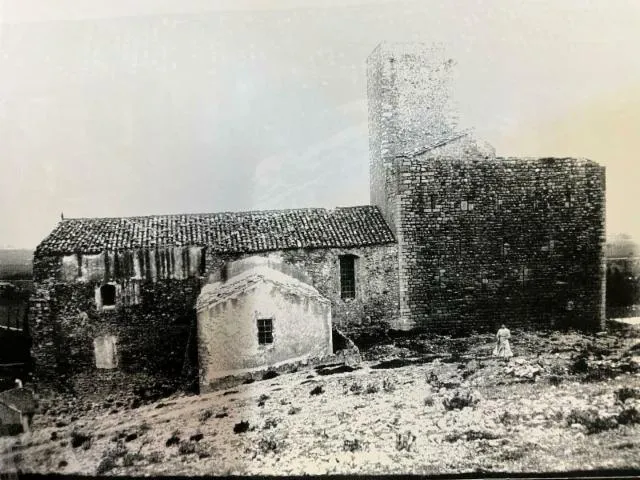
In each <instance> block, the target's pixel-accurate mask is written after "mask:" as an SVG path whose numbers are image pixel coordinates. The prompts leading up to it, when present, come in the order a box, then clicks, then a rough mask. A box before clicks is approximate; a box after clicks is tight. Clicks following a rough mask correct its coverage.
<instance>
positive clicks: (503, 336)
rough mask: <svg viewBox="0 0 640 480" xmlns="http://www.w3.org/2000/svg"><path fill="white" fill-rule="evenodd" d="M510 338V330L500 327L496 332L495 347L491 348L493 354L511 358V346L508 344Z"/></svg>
mask: <svg viewBox="0 0 640 480" xmlns="http://www.w3.org/2000/svg"><path fill="white" fill-rule="evenodd" d="M510 338H511V332H510V331H509V329H508V328H501V329H500V330H498V333H497V334H496V340H497V343H496V348H494V349H493V356H494V357H500V358H511V357H513V353H512V352H511V346H510V345H509V339H510Z"/></svg>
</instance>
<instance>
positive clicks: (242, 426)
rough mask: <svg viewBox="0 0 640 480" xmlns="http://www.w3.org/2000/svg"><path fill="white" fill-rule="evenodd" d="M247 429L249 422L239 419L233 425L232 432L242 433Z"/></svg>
mask: <svg viewBox="0 0 640 480" xmlns="http://www.w3.org/2000/svg"><path fill="white" fill-rule="evenodd" d="M247 430H249V422H247V421H245V420H241V421H240V422H238V423H236V424H235V425H234V426H233V433H244V432H246V431H247Z"/></svg>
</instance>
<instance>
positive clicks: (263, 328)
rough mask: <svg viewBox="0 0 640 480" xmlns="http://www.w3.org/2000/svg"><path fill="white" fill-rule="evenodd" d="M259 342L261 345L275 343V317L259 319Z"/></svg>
mask: <svg viewBox="0 0 640 480" xmlns="http://www.w3.org/2000/svg"><path fill="white" fill-rule="evenodd" d="M258 343H259V344H260V345H268V344H270V343H273V319H272V318H259V319H258Z"/></svg>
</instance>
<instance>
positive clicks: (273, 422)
mask: <svg viewBox="0 0 640 480" xmlns="http://www.w3.org/2000/svg"><path fill="white" fill-rule="evenodd" d="M278 422H279V420H278V419H277V418H267V419H266V420H265V422H264V427H262V429H263V430H269V429H270V428H276V427H277V426H278Z"/></svg>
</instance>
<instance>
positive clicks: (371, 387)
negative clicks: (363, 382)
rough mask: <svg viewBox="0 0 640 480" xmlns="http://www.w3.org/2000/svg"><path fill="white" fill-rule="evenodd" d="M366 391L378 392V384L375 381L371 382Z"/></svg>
mask: <svg viewBox="0 0 640 480" xmlns="http://www.w3.org/2000/svg"><path fill="white" fill-rule="evenodd" d="M365 393H369V394H372V393H378V385H376V384H375V383H370V384H368V385H367V389H366V390H365Z"/></svg>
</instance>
